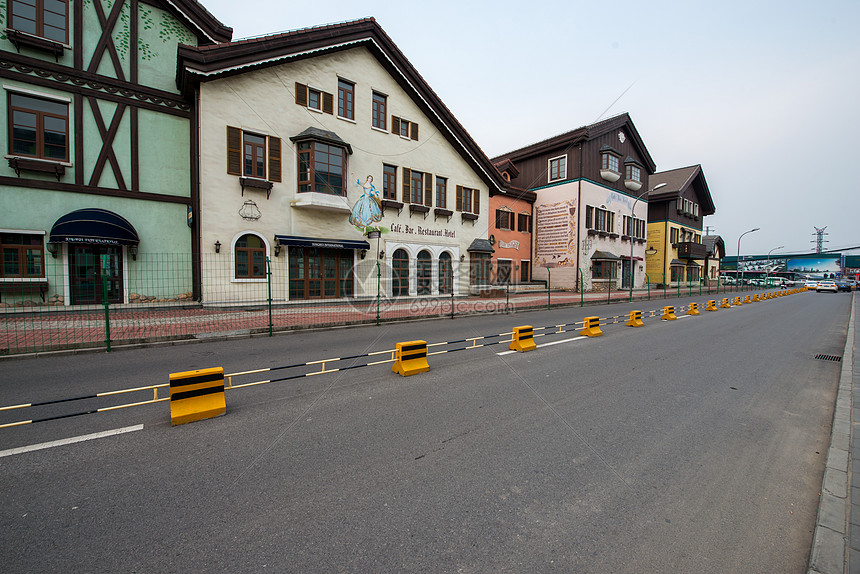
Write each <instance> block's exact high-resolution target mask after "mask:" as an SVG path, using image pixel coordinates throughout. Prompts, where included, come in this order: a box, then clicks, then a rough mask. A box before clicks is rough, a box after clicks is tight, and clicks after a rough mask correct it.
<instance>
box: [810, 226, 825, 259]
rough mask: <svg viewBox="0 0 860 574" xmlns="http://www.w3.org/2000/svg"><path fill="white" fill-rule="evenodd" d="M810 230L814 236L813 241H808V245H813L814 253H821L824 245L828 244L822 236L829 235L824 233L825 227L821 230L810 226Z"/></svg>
mask: <svg viewBox="0 0 860 574" xmlns="http://www.w3.org/2000/svg"><path fill="white" fill-rule="evenodd" d="M812 228H813V229H814V230H815V233H813V235H814V236H815V239H813V240H812V241H810V243H814V244H815V252H816V253H821V252H822V251H824V244H825V243H829V241H828V240H827V239H824V236H825V235H830V234H829V233H826V232H825V231H824V230H825V229H827V226H826V225H825V226H824V227H822V228H821V229H819V228H817V227H815V226H814V225H813V226H812Z"/></svg>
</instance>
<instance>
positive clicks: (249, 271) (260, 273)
mask: <svg viewBox="0 0 860 574" xmlns="http://www.w3.org/2000/svg"><path fill="white" fill-rule="evenodd" d="M235 249H236V252H235V258H236V279H265V278H266V244H265V243H263V240H262V239H260V237H258V236H257V235H251V234H250V233H249V234H247V235H243V236H242V237H240V238H239V239H238V240H237V241H236V248H235Z"/></svg>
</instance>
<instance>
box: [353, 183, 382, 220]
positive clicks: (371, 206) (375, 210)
mask: <svg viewBox="0 0 860 574" xmlns="http://www.w3.org/2000/svg"><path fill="white" fill-rule="evenodd" d="M355 185H357V186H361V188H362V194H361V197H359V198H358V201H356V202H355V205H354V206H352V213H351V214H350V215H349V222H350V223H351V224H353V225H354V226H356V227H358V228H361V230H362V232H364V233H367V232H368V231H375V230H377V229H376V228H375V227H374V228H371V229H368V228H370V227H371V225H372V224H373V223H375V222H377V221H382V205H381V204H380V203H379V194H378V193H377V191H376V188H375V187H374V186H373V176H372V175H368V176H367V179H365V180H364V184H362V183H361V182H360V181H359V180H355Z"/></svg>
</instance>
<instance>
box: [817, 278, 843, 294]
mask: <svg viewBox="0 0 860 574" xmlns="http://www.w3.org/2000/svg"><path fill="white" fill-rule="evenodd" d="M822 291H830V292H831V293H836V292H837V291H839V287H838V286H837V285H836V282H834V281H819V282H818V286H817V287H816V288H815V292H816V293H821V292H822Z"/></svg>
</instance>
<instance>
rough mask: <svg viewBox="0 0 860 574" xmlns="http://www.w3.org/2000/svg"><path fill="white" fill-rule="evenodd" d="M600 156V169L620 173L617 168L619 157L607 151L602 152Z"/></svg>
mask: <svg viewBox="0 0 860 574" xmlns="http://www.w3.org/2000/svg"><path fill="white" fill-rule="evenodd" d="M600 156H601V157H600V169H606V170H609V171H612V172H615V173H617V174H621V171H620V170H619V162H620V160H621V158H620V157H618V156H617V155H616V154H614V153H612V152H608V151H605V152H602V153H601V154H600ZM609 158H612V160H611V161H610V159H609Z"/></svg>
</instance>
